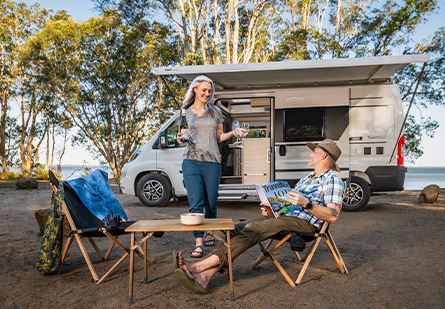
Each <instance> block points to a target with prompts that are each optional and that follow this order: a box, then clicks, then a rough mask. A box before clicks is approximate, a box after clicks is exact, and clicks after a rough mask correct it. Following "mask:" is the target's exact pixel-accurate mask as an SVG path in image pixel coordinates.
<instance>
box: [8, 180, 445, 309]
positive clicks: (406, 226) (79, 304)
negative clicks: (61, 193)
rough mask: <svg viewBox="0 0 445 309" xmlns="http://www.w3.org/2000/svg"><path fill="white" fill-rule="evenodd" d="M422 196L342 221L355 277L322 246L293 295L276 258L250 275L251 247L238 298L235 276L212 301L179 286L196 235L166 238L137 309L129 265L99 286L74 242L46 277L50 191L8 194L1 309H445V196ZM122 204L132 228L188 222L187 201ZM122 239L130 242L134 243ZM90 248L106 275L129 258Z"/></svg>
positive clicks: (290, 263) (235, 213)
mask: <svg viewBox="0 0 445 309" xmlns="http://www.w3.org/2000/svg"><path fill="white" fill-rule="evenodd" d="M116 189H117V188H116V187H114V190H116ZM418 193H419V192H402V194H397V195H381V196H373V197H372V198H371V202H370V204H369V206H368V207H367V208H366V209H365V210H364V211H362V212H359V213H346V212H342V213H341V215H340V218H339V219H338V221H337V223H336V224H334V225H332V226H331V231H332V235H333V237H334V239H335V242H336V244H337V246H338V249H339V251H340V253H341V255H342V257H343V259H344V261H345V263H346V266H347V268H348V270H349V273H348V274H345V275H343V274H341V273H340V271H339V269H338V268H337V266H336V264H335V262H334V260H333V258H332V256H331V254H330V252H329V250H328V249H327V246H326V244H325V243H324V242H322V243H320V246H319V248H318V249H317V251H316V253H315V256H314V258H313V260H312V262H311V265H310V266H309V268H308V270H307V271H306V274H305V276H304V277H303V281H302V284H300V285H299V286H297V287H296V288H291V287H290V286H289V284H288V283H287V282H286V281H285V280H284V279H283V277H282V276H281V274H280V273H279V272H278V271H277V269H276V268H275V266H274V264H273V263H272V262H271V261H270V260H267V261H265V262H264V263H263V264H262V265H261V266H260V267H258V268H257V269H256V270H249V265H250V264H251V263H252V261H253V260H254V259H255V258H257V257H258V255H259V254H260V251H259V249H258V247H254V248H251V249H250V250H248V251H247V252H246V253H245V254H243V255H242V256H240V257H239V258H238V259H237V260H236V261H235V262H234V273H233V274H234V280H235V281H234V287H235V298H236V299H235V301H230V300H229V282H228V277H227V276H226V275H219V274H218V275H217V276H216V278H215V279H213V280H212V281H211V282H210V286H209V290H210V293H209V294H207V295H200V294H194V293H192V292H190V291H188V290H186V289H185V288H183V287H182V286H180V285H179V284H178V283H177V282H176V281H175V278H174V275H173V270H174V267H173V263H172V259H171V252H172V250H174V249H176V250H177V249H184V250H186V251H187V252H189V251H190V250H191V249H192V247H193V244H194V241H193V238H192V235H191V234H189V233H178V232H169V233H166V234H165V235H164V237H162V238H160V239H152V240H151V241H149V250H150V252H149V258H150V259H151V260H152V261H153V262H154V263H155V265H154V266H150V267H149V282H148V283H147V284H144V283H143V264H142V260H140V259H136V260H135V261H136V267H135V270H136V272H135V281H134V282H135V285H134V303H133V304H131V305H130V304H128V302H127V299H128V297H127V296H128V279H129V276H128V268H129V260H128V259H127V260H126V261H125V262H124V263H123V264H122V265H120V266H119V268H118V269H117V270H116V271H115V272H114V273H113V274H112V275H111V276H110V277H109V278H108V279H107V280H106V281H105V282H103V283H101V284H94V283H93V282H92V276H91V274H90V272H89V270H88V267H87V265H86V263H85V262H84V260H83V257H82V255H81V253H80V250H79V247H78V245H77V244H75V243H74V244H73V245H72V247H71V249H70V251H69V255H68V257H67V260H66V263H65V265H64V266H63V269H62V273H61V274H60V275H54V276H42V275H40V274H39V273H38V272H37V270H36V269H35V268H34V265H35V263H36V258H37V252H38V249H39V246H40V240H41V236H40V235H39V234H38V225H37V222H36V220H35V218H34V212H35V211H36V210H37V209H41V208H48V207H49V205H50V197H51V190H50V189H49V186H45V185H42V184H40V188H39V190H25V191H17V190H15V189H13V188H0V214H1V219H2V220H1V221H0V227H1V229H0V245H1V248H2V249H1V251H0V265H1V271H0V276H1V281H0V307H1V308H51V307H54V308H129V307H131V308H291V307H292V308H294V307H300V308H314V307H317V308H358V307H363V308H444V307H445V292H444V291H445V288H444V283H445V279H444V278H445V276H444V275H445V274H444V271H445V263H444V257H445V229H444V228H443V226H444V223H445V197H444V194H443V191H442V193H441V195H440V196H439V200H438V203H435V204H418V203H417V196H418ZM116 196H117V197H118V199H119V201H120V202H121V204H122V206H123V207H124V209H125V211H126V212H127V214H128V216H129V218H130V219H133V220H137V219H153V218H157V219H163V218H179V215H180V214H181V213H183V212H187V204H186V203H176V204H173V203H171V204H168V205H167V206H165V207H162V208H156V207H153V208H148V207H144V206H142V205H141V204H140V203H139V200H138V199H137V198H136V197H134V196H128V195H122V194H117V195H116ZM259 213H260V210H259V206H258V204H257V203H240V202H237V203H233V202H231V203H229V202H220V204H219V207H218V215H219V217H230V218H233V220H234V221H238V219H241V218H250V217H253V216H256V215H259ZM121 240H122V242H123V243H124V244H126V245H128V244H129V237H128V236H123V237H121ZM84 243H85V245H86V247H87V249H88V251H89V252H90V256H91V257H92V260H93V263H94V266H95V268H96V270H97V272H98V273H100V274H104V273H105V272H106V271H107V270H108V268H109V267H110V266H111V265H112V264H114V263H115V262H116V261H117V260H118V259H119V258H120V256H121V255H122V254H121V252H122V251H121V250H119V249H116V248H115V249H114V250H113V253H112V254H111V258H110V260H108V261H105V262H100V260H99V258H98V257H97V255H95V253H94V252H93V249H92V247H91V245H90V244H89V242H88V241H86V240H84ZM98 245H99V248H100V249H102V251H106V249H107V247H108V242H107V241H104V240H99V241H98ZM206 252H207V253H209V252H210V249H209V248H206ZM93 253H94V254H93ZM277 257H278V259H279V260H280V261H282V262H283V263H282V265H283V267H284V268H285V269H286V270H287V271H288V272H289V274H290V275H291V277H293V278H294V279H296V276H297V274H298V271H299V269H300V268H301V264H299V263H295V257H294V256H293V253H292V252H291V251H290V250H288V247H287V246H285V247H283V248H282V249H281V250H280V251H279V252H277Z"/></svg>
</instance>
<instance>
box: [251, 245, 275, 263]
mask: <svg viewBox="0 0 445 309" xmlns="http://www.w3.org/2000/svg"><path fill="white" fill-rule="evenodd" d="M272 243H273V239H271V240H269V242H268V243H267V245H266V248H264V246H263V245H262V244H261V243H259V244H258V246H260V248H261V252H262V253H261V255H260V256H259V257H258V259H257V260H256V262H255V263H253V264H252V266H250V267H249V269H255V268H256V267H257V266H258V265H260V264H261V263H262V262H263V261H264V260H265V259H266V258H267V255H266V254H264V252H266V251H267V250H268V249H269V246H270V245H271V244H272Z"/></svg>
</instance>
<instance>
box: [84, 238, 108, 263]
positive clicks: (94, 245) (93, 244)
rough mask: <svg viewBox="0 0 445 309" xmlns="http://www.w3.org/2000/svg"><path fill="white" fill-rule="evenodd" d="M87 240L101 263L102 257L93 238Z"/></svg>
mask: <svg viewBox="0 0 445 309" xmlns="http://www.w3.org/2000/svg"><path fill="white" fill-rule="evenodd" d="M88 240H89V241H90V243H91V245H92V246H93V248H94V250H96V253H97V255H98V256H99V257H100V259H101V260H102V261H105V259H104V256H103V255H102V252H100V250H99V248H98V247H97V246H96V243H95V242H94V240H93V238H91V237H88Z"/></svg>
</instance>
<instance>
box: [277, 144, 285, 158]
mask: <svg viewBox="0 0 445 309" xmlns="http://www.w3.org/2000/svg"><path fill="white" fill-rule="evenodd" d="M278 153H279V154H280V157H284V156H285V155H286V145H280V147H279V148H278Z"/></svg>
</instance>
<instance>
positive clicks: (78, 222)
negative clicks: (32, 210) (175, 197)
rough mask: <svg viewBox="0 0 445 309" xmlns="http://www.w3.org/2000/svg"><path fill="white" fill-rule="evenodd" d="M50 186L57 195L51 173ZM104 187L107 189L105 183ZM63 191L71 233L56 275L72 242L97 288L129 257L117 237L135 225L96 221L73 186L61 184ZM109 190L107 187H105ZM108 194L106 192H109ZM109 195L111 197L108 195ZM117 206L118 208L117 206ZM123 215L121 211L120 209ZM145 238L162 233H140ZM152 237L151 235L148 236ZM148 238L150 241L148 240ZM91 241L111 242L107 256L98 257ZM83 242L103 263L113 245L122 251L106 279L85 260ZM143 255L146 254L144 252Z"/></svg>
mask: <svg viewBox="0 0 445 309" xmlns="http://www.w3.org/2000/svg"><path fill="white" fill-rule="evenodd" d="M49 175H50V185H51V187H52V189H53V190H54V191H55V192H56V191H57V188H58V186H59V181H58V180H57V178H56V177H55V175H54V174H53V173H52V172H51V171H50V172H49ZM104 185H106V186H108V184H107V183H105V184H104ZM63 189H64V195H65V198H64V200H63V203H62V211H63V213H64V214H65V216H66V218H67V219H68V222H69V225H70V228H71V232H70V235H69V237H68V240H67V242H66V244H65V248H64V250H63V253H62V256H61V259H60V267H59V271H58V273H60V272H61V270H62V266H63V263H64V261H65V258H66V256H67V253H68V250H69V249H70V246H71V244H72V243H73V241H74V239H76V241H77V243H78V245H79V247H80V250H81V252H82V255H83V257H84V259H85V262H86V263H87V265H88V268H89V270H90V272H91V274H92V276H93V281H94V282H95V283H96V284H99V283H101V282H102V281H104V280H105V279H106V278H107V277H108V276H109V275H110V274H111V273H112V272H113V271H114V270H115V269H116V268H117V267H118V266H119V265H120V264H121V263H122V262H123V261H124V260H125V259H126V258H127V257H129V256H130V250H129V249H128V248H127V247H125V246H124V245H123V244H122V243H121V242H120V241H119V240H118V237H119V236H120V235H123V234H130V233H127V232H125V228H126V227H127V226H129V225H130V224H132V223H134V222H135V221H126V222H119V221H120V220H118V219H117V218H113V219H112V220H111V221H110V222H109V223H108V224H107V225H106V226H105V224H104V222H103V221H102V220H99V219H98V218H97V217H96V216H95V215H93V213H91V211H89V210H88V209H87V208H86V207H85V205H84V204H83V202H82V201H81V199H80V198H79V196H78V194H77V193H76V191H75V190H74V189H73V187H72V186H70V184H69V183H67V182H64V183H63ZM108 189H109V187H108ZM110 191H111V189H110V190H108V192H110ZM111 194H112V193H111ZM119 206H120V205H119ZM122 211H123V209H122ZM148 234H152V235H153V236H155V237H161V236H162V235H163V232H157V233H143V236H146V235H148ZM150 236H151V235H150ZM150 236H149V237H150ZM94 237H108V238H109V239H110V240H111V244H110V246H109V248H108V251H107V252H106V254H105V256H104V255H103V254H102V253H101V251H100V250H99V248H98V246H97V245H96V243H95V241H94V240H93V238H94ZM82 238H87V239H88V240H89V241H90V243H91V245H92V246H93V248H94V250H95V251H96V253H97V254H98V256H99V258H100V259H101V260H102V261H105V260H107V259H108V257H109V256H110V254H111V251H112V249H113V247H114V245H117V246H118V247H119V248H121V249H122V250H123V251H124V255H123V256H122V257H121V258H120V259H119V260H118V261H117V262H116V263H115V264H114V265H113V266H112V267H111V268H110V269H109V270H108V271H107V273H106V274H105V275H103V276H102V277H101V278H99V276H98V275H97V272H96V271H95V269H94V267H93V263H92V262H91V259H90V257H89V256H88V253H87V251H86V249H85V246H84V244H83V242H82ZM147 238H148V237H147ZM146 245H147V244H146V240H145V248H146ZM135 252H136V253H137V254H138V255H139V256H140V257H141V258H142V259H144V260H145V263H147V264H148V265H153V263H152V262H151V261H150V260H149V259H148V258H147V257H146V255H144V254H143V253H142V252H141V251H140V250H138V249H136V250H135ZM145 252H146V250H145Z"/></svg>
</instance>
